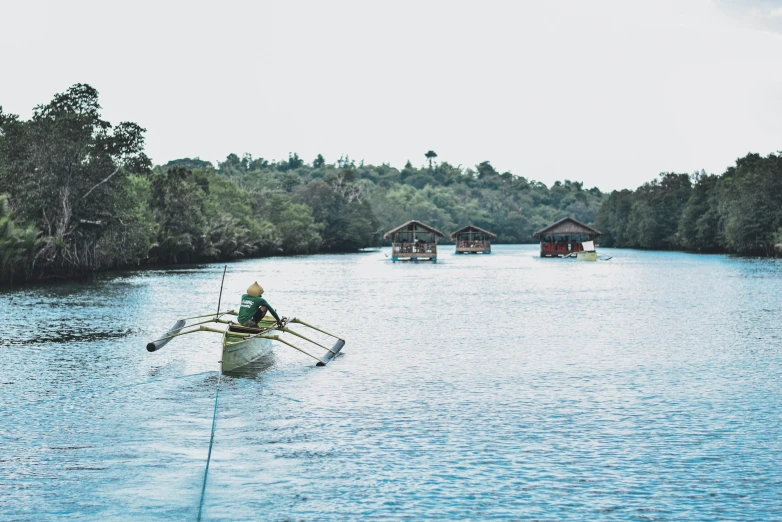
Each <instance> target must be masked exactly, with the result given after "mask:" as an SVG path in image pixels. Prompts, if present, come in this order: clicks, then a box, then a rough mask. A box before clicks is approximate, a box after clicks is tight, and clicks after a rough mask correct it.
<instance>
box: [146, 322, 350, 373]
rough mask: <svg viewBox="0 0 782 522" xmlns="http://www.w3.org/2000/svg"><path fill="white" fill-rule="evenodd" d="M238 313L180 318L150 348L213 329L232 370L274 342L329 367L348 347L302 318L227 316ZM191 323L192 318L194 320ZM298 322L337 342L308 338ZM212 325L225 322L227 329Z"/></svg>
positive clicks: (225, 365)
mask: <svg viewBox="0 0 782 522" xmlns="http://www.w3.org/2000/svg"><path fill="white" fill-rule="evenodd" d="M236 315H237V313H236V312H235V311H233V310H229V311H225V312H218V313H216V314H206V315H200V316H195V317H188V318H185V319H179V320H178V321H177V322H176V323H175V324H174V326H173V327H172V328H171V329H170V330H169V331H168V332H167V333H166V335H164V336H163V337H161V338H160V339H157V340H156V341H152V342H149V343H147V351H149V352H155V351H157V350H160V349H161V348H162V347H163V346H165V345H166V344H167V343H168V342H169V341H170V340H171V339H173V338H174V337H179V336H182V335H187V334H191V333H196V332H213V333H219V334H221V335H222V336H223V343H222V344H223V357H222V362H221V367H222V371H223V372H230V371H233V370H236V369H239V368H241V367H243V366H246V365H248V364H250V363H252V362H254V361H257V360H259V359H262V358H264V357H266V356H268V355H270V354H271V353H272V351H273V350H274V342H277V343H281V344H283V345H286V346H289V347H291V348H293V349H295V350H297V351H299V352H301V353H303V354H305V355H307V356H309V357H311V358H313V359H315V360H316V361H317V364H316V365H317V366H325V365H326V364H328V363H329V361H331V360H332V359H333V358H334V357H336V356H337V355H339V353H340V351H341V350H342V348H343V347H344V346H345V341H344V340H343V339H340V338H339V337H337V336H336V335H334V334H331V333H328V332H326V331H324V330H321V329H320V328H317V327H315V326H313V325H311V324H308V323H306V322H304V321H302V320H301V319H295V318H294V319H290V320H287V319H285V318H283V320H282V321H281V322H280V323H277V322H276V321H274V320H273V319H270V320H261V321H260V322H259V323H258V326H257V327H247V326H241V325H240V324H238V323H236V322H234V321H232V320H229V319H225V318H224V317H225V316H236ZM194 320H195V322H191V323H190V324H188V321H194ZM291 324H298V325H301V326H304V327H307V328H311V329H313V330H316V331H318V332H320V333H322V334H325V335H327V336H329V337H333V338H335V339H336V340H337V341H336V342H335V343H334V345H333V346H332V347H331V348H329V347H327V346H325V345H323V344H321V343H319V342H317V341H315V340H313V339H310V338H308V337H305V336H304V335H302V334H300V333H298V332H296V331H294V330H291V329H290V328H289V326H288V325H291ZM210 325H225V326H224V327H223V328H218V327H216V326H210ZM283 334H289V335H290V336H292V337H296V338H299V339H302V340H303V341H305V342H306V343H307V344H306V345H305V346H307V347H308V349H304V348H302V347H301V346H298V345H296V344H293V342H291V341H292V339H291V338H290V337H288V338H283V337H282V335H283ZM314 346H317V347H319V348H322V349H324V350H326V352H325V354H323V355H322V356H320V357H318V356H316V355H313V354H312V353H310V351H311V350H313V349H314Z"/></svg>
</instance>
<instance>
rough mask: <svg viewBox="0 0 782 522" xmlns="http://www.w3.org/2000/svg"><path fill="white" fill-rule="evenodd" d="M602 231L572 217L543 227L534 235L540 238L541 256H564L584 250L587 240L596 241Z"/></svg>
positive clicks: (533, 235)
mask: <svg viewBox="0 0 782 522" xmlns="http://www.w3.org/2000/svg"><path fill="white" fill-rule="evenodd" d="M599 235H600V231H599V230H597V229H596V228H592V227H590V226H589V225H585V224H584V223H581V222H580V221H577V220H575V219H573V218H571V217H566V218H564V219H560V220H559V221H557V222H556V223H554V224H552V225H549V226H547V227H544V228H541V229H540V230H538V231H537V232H535V233H534V234H532V237H537V238H539V239H540V257H563V256H568V255H570V254H573V253H575V252H581V251H583V250H584V245H583V243H584V242H585V241H594V240H595V239H596V238H597V237H598V236H599Z"/></svg>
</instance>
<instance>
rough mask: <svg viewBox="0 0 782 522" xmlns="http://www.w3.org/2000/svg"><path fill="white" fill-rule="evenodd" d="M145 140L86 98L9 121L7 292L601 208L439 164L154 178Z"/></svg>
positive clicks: (246, 166) (536, 222)
mask: <svg viewBox="0 0 782 522" xmlns="http://www.w3.org/2000/svg"><path fill="white" fill-rule="evenodd" d="M144 132H145V130H144V129H143V128H142V127H141V126H139V125H138V124H136V123H131V122H122V123H119V124H116V125H112V124H111V123H110V122H108V121H106V120H104V119H102V116H101V112H100V105H99V102H98V92H97V91H96V90H95V89H94V88H92V87H91V86H89V85H84V84H77V85H74V86H73V87H71V88H70V89H68V90H67V91H66V92H64V93H61V94H57V95H55V97H54V99H53V100H52V101H51V102H49V103H47V104H45V105H40V106H38V107H35V109H34V110H33V115H32V118H31V119H30V120H22V119H20V118H19V117H18V116H16V115H13V114H7V113H5V112H3V110H2V108H1V107H0V282H2V283H5V284H8V283H13V282H22V281H25V280H30V279H36V278H43V277H74V276H79V275H84V274H87V273H91V272H94V271H97V270H105V269H110V268H119V267H131V266H142V265H152V264H174V263H193V262H203V261H217V260H228V259H239V258H245V257H253V256H270V255H294V254H308V253H317V252H355V251H357V250H359V249H361V248H365V247H370V246H377V245H379V244H381V243H382V234H383V233H384V232H385V231H387V230H389V229H391V228H393V227H395V226H397V225H399V224H401V223H403V222H405V221H407V220H410V219H419V220H422V221H425V222H427V223H429V224H430V225H432V226H434V227H436V228H439V229H441V230H442V231H443V232H444V233H446V235H447V234H449V233H450V232H452V231H453V230H456V229H457V228H459V227H460V226H464V225H467V224H475V225H477V226H479V227H482V228H486V229H489V230H492V231H493V232H495V233H497V234H498V239H497V241H498V242H500V243H525V242H532V241H533V238H532V233H533V232H534V231H535V230H537V229H538V228H541V227H543V226H545V225H547V224H549V223H551V222H553V221H554V220H556V219H558V218H560V217H562V216H565V215H571V216H573V217H575V218H576V219H578V220H580V221H583V222H585V223H592V222H593V221H594V218H595V214H596V212H597V209H598V208H599V206H600V203H601V202H602V201H603V199H604V194H603V193H602V192H601V191H600V190H598V189H597V188H591V189H586V188H584V186H583V184H582V183H579V182H575V181H564V182H556V183H554V184H553V185H552V186H551V187H547V186H546V185H544V184H543V183H540V182H537V181H534V180H531V179H528V178H526V177H523V176H518V175H514V174H512V173H510V172H499V171H497V170H496V169H495V168H494V167H493V166H492V165H491V163H490V162H489V161H484V162H482V163H480V164H478V165H476V166H475V167H474V168H463V167H461V166H453V165H451V164H449V163H448V162H446V161H437V160H438V157H437V153H436V152H435V151H431V150H430V151H427V152H425V153H424V152H423V151H421V152H420V153H419V154H417V156H418V157H419V158H420V161H421V166H420V167H416V166H414V165H413V163H412V162H410V161H408V162H407V164H406V165H405V166H404V167H403V168H401V169H398V168H396V167H393V166H391V165H388V164H382V165H367V164H365V163H364V162H363V161H358V162H357V161H355V160H354V159H351V158H350V157H348V156H342V157H340V158H337V159H336V160H334V161H332V162H330V161H328V160H327V159H325V158H324V157H323V156H321V155H318V156H317V157H316V158H314V159H313V160H312V161H311V162H307V161H305V160H304V159H302V158H300V157H299V155H298V154H296V153H291V154H290V155H289V156H288V158H287V159H283V160H278V161H274V160H268V159H264V158H260V157H253V156H251V155H249V154H244V155H243V156H238V155H236V154H230V155H228V157H227V158H226V159H225V161H222V162H218V164H217V165H213V164H212V163H210V162H207V161H204V160H201V159H198V158H195V159H191V158H183V159H178V160H173V161H169V162H168V163H166V164H163V165H159V166H153V164H152V162H151V161H150V159H149V158H148V157H147V156H146V155H145V153H144Z"/></svg>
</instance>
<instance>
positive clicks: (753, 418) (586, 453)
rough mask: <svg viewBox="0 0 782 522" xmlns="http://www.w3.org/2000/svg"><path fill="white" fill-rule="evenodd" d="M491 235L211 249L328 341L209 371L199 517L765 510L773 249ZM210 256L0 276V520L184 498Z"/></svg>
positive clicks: (145, 509)
mask: <svg viewBox="0 0 782 522" xmlns="http://www.w3.org/2000/svg"><path fill="white" fill-rule="evenodd" d="M494 250H495V252H494V253H493V254H492V255H490V256H455V255H450V254H446V253H445V249H443V253H442V254H441V256H440V259H439V260H438V263H437V264H434V263H417V264H402V263H397V264H393V263H391V262H390V261H389V260H388V258H387V257H386V254H387V252H388V250H387V249H386V250H385V252H369V253H362V254H358V255H341V256H320V257H293V258H285V259H263V260H252V261H246V262H241V263H234V264H231V265H229V269H228V274H227V276H226V285H225V290H224V292H223V303H224V304H225V305H226V306H227V307H228V308H236V307H238V302H237V301H238V298H239V296H240V295H241V293H242V292H243V290H244V289H245V288H246V286H247V284H248V283H249V282H252V281H253V280H255V279H258V280H259V281H260V282H261V283H262V284H263V286H264V287H265V288H266V294H265V296H266V297H267V298H268V299H269V301H270V302H271V303H272V305H273V306H275V308H277V310H278V311H279V312H280V313H281V314H282V315H286V316H289V317H291V316H298V317H300V318H303V319H305V320H307V321H309V322H312V323H314V324H316V325H318V326H322V327H325V328H326V329H327V330H330V331H334V332H336V333H339V334H341V335H343V336H344V337H345V339H346V340H347V344H346V346H345V349H344V353H345V355H344V356H341V357H339V358H337V359H335V360H334V361H333V362H331V363H330V364H329V365H328V366H327V367H325V368H316V367H315V366H314V365H313V364H312V362H311V359H308V358H306V357H305V356H303V355H301V354H299V353H297V352H295V351H293V350H291V349H288V348H286V347H284V346H280V347H278V348H277V349H276V352H275V354H274V355H273V356H272V357H269V358H266V359H264V360H260V361H257V362H256V363H254V364H253V365H251V366H249V367H247V368H244V369H242V370H240V371H238V372H232V373H230V374H225V375H223V377H222V380H221V382H222V384H221V391H220V403H219V408H218V414H217V431H216V434H215V442H214V448H213V454H212V462H211V465H210V470H209V476H208V482H207V488H206V499H205V506H204V517H205V519H208V520H258V519H268V520H367V519H381V520H388V519H425V518H439V519H449V520H451V519H528V518H539V519H548V520H551V519H556V520H566V519H571V520H585V519H588V520H601V519H602V520H612V519H615V520H627V519H643V520H648V519H678V520H681V519H702V520H714V519H744V520H778V519H779V513H780V512H782V500H780V499H782V471H781V470H780V466H779V463H778V460H779V459H778V456H779V455H780V450H782V416H780V415H779V411H780V410H781V409H782V393H780V392H781V391H782V390H781V389H780V370H779V369H780V367H782V366H781V365H780V363H781V362H782V356H781V355H780V350H782V348H781V346H782V344H781V342H780V341H782V321H780V317H782V301H780V299H779V296H780V294H781V293H782V292H781V291H782V263H780V262H779V261H775V260H759V259H757V260H756V259H738V258H731V257H727V256H697V255H688V254H680V253H661V252H633V251H610V250H608V249H603V250H601V254H605V255H609V256H614V258H613V259H611V260H610V261H598V262H597V263H578V262H576V261H569V260H556V259H555V260H550V259H545V260H543V259H539V258H537V257H536V256H535V253H536V249H535V247H505V246H498V247H495V248H494ZM221 275H222V265H205V266H200V267H191V268H187V269H184V270H179V269H178V270H175V271H164V270H147V271H141V272H121V273H116V274H112V275H110V276H108V277H98V278H95V279H94V280H92V281H91V282H89V283H62V284H54V285H49V286H43V285H39V286H34V287H26V288H22V289H18V290H13V291H5V292H2V293H0V313H1V314H2V318H0V319H2V321H0V324H2V328H1V329H0V354H1V355H2V361H3V364H2V365H0V394H2V395H0V397H1V398H2V401H0V418H1V419H2V422H0V442H2V451H1V452H0V519H11V520H59V519H61V518H64V517H66V516H72V517H74V518H88V519H101V520H127V519H143V520H156V519H171V520H182V519H193V518H194V517H195V514H196V513H197V509H198V500H199V496H200V491H201V480H202V478H203V471H204V463H205V459H206V452H207V447H208V443H209V435H210V428H211V421H212V408H213V406H214V397H215V395H214V392H215V387H216V385H217V369H218V368H219V360H220V357H221V343H220V337H219V336H218V335H216V334H210V333H200V334H194V335H190V336H185V337H180V338H177V339H175V340H173V341H172V342H170V343H169V344H167V345H166V346H165V347H164V348H163V349H161V350H160V351H158V352H154V353H148V352H147V351H146V350H145V344H146V343H147V342H148V341H149V340H152V339H155V338H157V337H159V336H160V334H162V333H163V332H165V331H166V330H167V329H168V328H170V326H171V324H173V320H174V319H175V318H177V317H183V316H192V315H198V314H200V313H208V312H209V311H211V310H215V309H216V308H215V307H216V306H217V302H216V301H217V294H218V293H219V286H220V277H221Z"/></svg>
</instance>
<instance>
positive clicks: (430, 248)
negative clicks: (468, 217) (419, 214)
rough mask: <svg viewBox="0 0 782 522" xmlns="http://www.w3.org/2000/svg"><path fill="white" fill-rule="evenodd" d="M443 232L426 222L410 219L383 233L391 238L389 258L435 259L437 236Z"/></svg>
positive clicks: (442, 235)
mask: <svg viewBox="0 0 782 522" xmlns="http://www.w3.org/2000/svg"><path fill="white" fill-rule="evenodd" d="M438 236H439V237H445V234H443V233H442V232H440V231H439V230H437V229H436V228H432V227H430V226H429V225H427V224H426V223H421V222H420V221H416V220H412V221H408V222H407V223H405V224H404V225H400V226H398V227H396V228H395V229H393V230H389V231H388V232H386V233H385V235H384V236H383V238H389V237H390V238H392V239H391V260H392V261H400V260H405V259H409V260H411V261H419V260H420V261H429V260H431V261H437V237H438Z"/></svg>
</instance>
